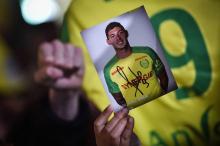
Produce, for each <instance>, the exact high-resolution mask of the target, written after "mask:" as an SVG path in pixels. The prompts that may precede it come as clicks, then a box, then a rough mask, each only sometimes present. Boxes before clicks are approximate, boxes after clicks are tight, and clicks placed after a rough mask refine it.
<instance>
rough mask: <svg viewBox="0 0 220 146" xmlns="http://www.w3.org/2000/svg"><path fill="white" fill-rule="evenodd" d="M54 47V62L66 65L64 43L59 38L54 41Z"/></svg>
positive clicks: (57, 64) (62, 65)
mask: <svg viewBox="0 0 220 146" xmlns="http://www.w3.org/2000/svg"><path fill="white" fill-rule="evenodd" d="M52 44H53V47H54V52H53V55H54V63H55V65H56V66H59V67H65V61H64V45H63V44H62V42H60V41H59V40H54V41H53V42H52Z"/></svg>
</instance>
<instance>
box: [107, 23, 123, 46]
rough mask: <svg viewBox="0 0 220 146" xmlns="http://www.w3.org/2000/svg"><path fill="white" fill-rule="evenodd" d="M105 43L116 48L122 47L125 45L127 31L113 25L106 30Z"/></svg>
mask: <svg viewBox="0 0 220 146" xmlns="http://www.w3.org/2000/svg"><path fill="white" fill-rule="evenodd" d="M107 35H108V38H107V43H108V44H109V45H112V46H113V47H114V48H115V49H116V50H121V49H124V48H125V47H126V45H127V32H126V31H125V30H124V29H122V28H121V27H117V26H116V27H114V28H113V29H111V30H110V31H108V34H107Z"/></svg>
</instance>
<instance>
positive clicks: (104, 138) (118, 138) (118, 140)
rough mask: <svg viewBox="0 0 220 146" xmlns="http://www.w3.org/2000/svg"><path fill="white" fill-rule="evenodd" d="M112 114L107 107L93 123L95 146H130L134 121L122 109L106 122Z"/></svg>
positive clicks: (126, 111) (125, 110)
mask: <svg viewBox="0 0 220 146" xmlns="http://www.w3.org/2000/svg"><path fill="white" fill-rule="evenodd" d="M112 112H113V109H112V107H111V106H108V107H107V108H106V109H105V110H104V111H103V112H102V113H101V115H100V116H99V117H98V118H97V119H96V120H95V122H94V131H95V137H96V144H97V146H130V144H131V138H132V135H133V128H134V119H133V118H132V117H130V116H129V115H128V110H127V109H126V108H124V109H122V110H121V111H119V112H118V113H115V114H114V116H113V118H112V119H111V120H110V121H108V119H109V117H110V115H111V114H112Z"/></svg>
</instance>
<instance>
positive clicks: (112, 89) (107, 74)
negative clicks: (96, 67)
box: [104, 57, 120, 93]
mask: <svg viewBox="0 0 220 146" xmlns="http://www.w3.org/2000/svg"><path fill="white" fill-rule="evenodd" d="M115 62H117V58H116V57H113V58H112V59H111V61H109V62H108V63H107V64H106V66H105V68H104V77H105V81H106V84H107V86H108V90H109V92H110V93H119V92H120V89H119V87H118V85H117V84H116V83H115V82H113V81H112V80H111V76H110V70H111V68H112V66H113V65H114V64H115Z"/></svg>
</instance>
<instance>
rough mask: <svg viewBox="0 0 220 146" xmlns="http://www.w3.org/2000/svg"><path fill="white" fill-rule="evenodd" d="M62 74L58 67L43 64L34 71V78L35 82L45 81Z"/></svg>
mask: <svg viewBox="0 0 220 146" xmlns="http://www.w3.org/2000/svg"><path fill="white" fill-rule="evenodd" d="M62 76H63V72H62V71H61V70H60V69H58V68H55V67H53V66H45V67H43V68H41V69H39V70H38V71H37V72H36V73H35V75H34V79H35V81H37V82H45V81H48V80H55V79H57V78H60V77H62Z"/></svg>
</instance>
